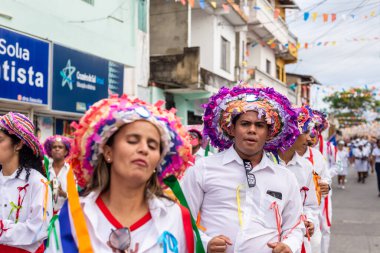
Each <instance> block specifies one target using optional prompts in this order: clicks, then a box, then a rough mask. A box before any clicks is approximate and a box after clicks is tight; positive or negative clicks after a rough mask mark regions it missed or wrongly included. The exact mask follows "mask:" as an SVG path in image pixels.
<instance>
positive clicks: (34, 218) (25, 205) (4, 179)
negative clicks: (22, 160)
mask: <svg viewBox="0 0 380 253" xmlns="http://www.w3.org/2000/svg"><path fill="white" fill-rule="evenodd" d="M16 174H17V170H16V171H15V172H14V173H13V174H12V175H10V176H4V175H3V172H2V171H0V222H1V223H2V224H3V228H4V229H5V230H4V229H3V230H2V231H1V230H0V234H1V236H0V244H3V245H7V246H13V247H14V246H17V247H18V248H21V249H24V250H27V251H31V252H35V251H36V250H37V249H38V248H39V247H40V246H41V244H42V243H43V240H44V239H46V237H47V229H48V226H49V221H50V219H51V217H52V213H53V210H52V202H51V190H50V186H49V185H47V184H45V183H44V182H47V179H46V178H45V177H44V176H42V175H41V174H40V173H39V172H38V171H36V170H33V169H32V170H30V176H29V179H28V181H26V170H25V169H24V170H23V171H22V172H21V174H20V176H19V177H18V178H16ZM42 181H43V182H42ZM19 187H20V188H19ZM21 188H22V190H21V191H19V189H21ZM46 191H48V192H47V194H48V195H45V194H46ZM19 196H20V197H21V198H20V199H21V201H20V202H19V201H18V199H19ZM22 199H23V201H22ZM45 201H47V202H45ZM11 203H12V204H11ZM45 203H46V217H44V211H45V210H44V205H45ZM13 204H14V205H17V206H21V208H20V209H19V217H18V221H16V213H17V211H16V209H15V208H13V210H12V205H13ZM19 204H20V205H19Z"/></svg>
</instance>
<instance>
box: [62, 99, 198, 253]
mask: <svg viewBox="0 0 380 253" xmlns="http://www.w3.org/2000/svg"><path fill="white" fill-rule="evenodd" d="M75 127H76V131H75V133H74V136H75V139H74V143H73V145H72V156H71V161H70V162H71V164H72V168H73V171H74V173H75V176H76V179H77V182H78V185H79V186H80V187H82V188H84V191H83V192H82V194H81V195H82V197H81V198H80V206H81V210H82V211H83V214H84V219H85V225H86V226H85V228H86V229H85V230H81V229H79V231H77V230H78V227H80V225H78V224H79V223H78V222H77V221H76V218H77V217H78V215H77V213H75V212H74V211H73V210H74V209H73V208H72V207H73V203H70V202H71V201H72V199H71V196H70V189H69V190H68V191H69V201H68V204H69V207H70V208H69V209H68V208H67V205H66V204H65V205H64V207H63V208H62V209H61V213H60V216H61V217H60V221H61V218H64V217H65V215H66V214H67V212H68V210H69V211H71V212H74V213H72V214H71V216H70V215H69V216H66V217H70V219H71V222H70V224H71V227H70V228H69V230H71V231H69V233H68V229H67V226H66V227H63V225H61V237H62V247H63V251H64V252H76V250H77V249H76V247H79V248H81V246H82V247H83V245H84V244H86V245H87V246H88V250H89V251H87V252H112V251H113V252H139V253H143V252H188V253H190V252H191V253H192V252H194V239H193V232H192V229H191V221H190V214H189V211H188V210H187V209H184V208H183V207H181V206H179V205H178V204H176V203H175V202H173V201H171V200H170V199H168V198H166V197H165V196H164V195H163V193H162V189H161V186H160V182H162V180H163V179H164V178H165V177H167V176H169V175H173V174H174V175H176V176H181V174H182V173H183V171H184V169H185V168H186V167H187V166H188V162H189V161H190V160H192V156H191V145H190V143H189V142H188V139H187V138H188V136H187V132H186V130H185V129H184V128H183V127H182V125H181V124H180V121H179V119H178V118H176V117H175V115H174V114H173V113H172V112H169V111H165V110H161V109H160V108H159V107H156V106H152V105H148V104H145V103H144V102H143V101H139V100H137V99H135V100H131V99H129V98H128V97H127V96H125V95H124V96H122V97H120V98H118V97H112V98H109V99H103V100H101V101H99V102H97V103H95V104H94V105H93V106H92V107H91V108H90V109H89V110H88V111H87V112H86V114H85V115H84V116H83V117H82V119H81V120H80V122H79V125H76V126H75ZM69 188H70V187H69ZM74 204H75V203H74ZM60 223H61V224H62V222H60ZM66 224H67V222H66ZM83 231H84V232H83ZM70 234H71V236H72V239H73V240H71V241H70V240H67V238H68V237H70ZM86 237H87V238H88V239H89V241H90V242H88V241H87V242H84V243H81V242H83V241H84V240H85V239H86Z"/></svg>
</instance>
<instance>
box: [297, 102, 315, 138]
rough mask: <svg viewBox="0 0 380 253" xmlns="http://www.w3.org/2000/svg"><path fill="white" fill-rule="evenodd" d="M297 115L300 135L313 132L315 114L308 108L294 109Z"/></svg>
mask: <svg viewBox="0 0 380 253" xmlns="http://www.w3.org/2000/svg"><path fill="white" fill-rule="evenodd" d="M294 110H295V111H296V113H297V122H298V130H299V132H300V134H303V133H306V132H308V131H312V129H313V128H314V122H313V112H312V110H311V109H310V107H308V106H302V107H299V108H295V109H294Z"/></svg>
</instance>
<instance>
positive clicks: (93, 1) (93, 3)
mask: <svg viewBox="0 0 380 253" xmlns="http://www.w3.org/2000/svg"><path fill="white" fill-rule="evenodd" d="M82 1H83V2H85V3H88V4H91V5H95V0H82Z"/></svg>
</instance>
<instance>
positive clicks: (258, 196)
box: [182, 146, 304, 253]
mask: <svg viewBox="0 0 380 253" xmlns="http://www.w3.org/2000/svg"><path fill="white" fill-rule="evenodd" d="M252 171H253V174H254V175H255V177H256V186H255V187H252V188H249V186H248V183H247V177H246V172H245V169H244V165H243V160H242V159H241V158H240V157H239V155H238V154H237V153H236V151H235V149H234V147H233V146H232V147H231V148H229V149H228V150H226V151H223V152H221V153H218V154H215V155H213V156H210V157H205V158H202V159H200V160H198V161H196V163H195V165H194V166H193V167H191V168H189V169H188V171H187V172H186V174H185V176H184V178H183V181H182V189H183V192H184V194H185V197H186V199H187V202H188V204H189V207H190V210H191V212H192V214H193V217H196V215H197V214H198V212H200V213H201V225H202V226H203V227H205V228H206V231H205V232H204V233H201V234H202V235H201V236H202V242H203V245H204V247H205V249H207V244H208V242H209V241H210V240H211V239H212V238H213V237H215V236H218V235H225V236H227V237H228V238H230V239H231V241H232V243H233V244H232V245H231V246H228V247H227V251H226V252H228V253H232V252H239V253H248V252H249V253H251V252H260V253H271V252H272V249H271V248H269V247H268V246H267V243H268V242H278V241H279V238H278V235H279V232H278V226H277V223H276V212H275V209H272V208H271V207H274V206H273V205H275V204H277V205H278V208H279V214H280V215H281V217H282V221H281V222H280V224H279V225H280V230H282V232H280V236H281V241H282V242H283V243H285V244H287V245H288V246H289V247H290V248H291V250H292V251H293V252H294V253H295V252H297V251H298V250H299V249H300V247H301V244H302V241H303V235H304V231H303V229H304V225H303V222H300V216H301V214H302V201H301V197H300V194H299V187H298V183H297V180H296V178H295V176H294V174H293V173H291V172H290V171H289V170H286V169H285V168H284V167H282V166H280V165H278V164H275V163H274V162H272V161H271V160H270V159H269V158H268V157H266V155H263V158H262V159H261V162H260V163H259V164H258V165H257V166H255V167H254V168H253V169H252ZM268 191H269V192H271V191H272V192H276V193H279V194H282V197H281V199H279V198H276V197H274V196H272V195H270V194H268ZM277 196H278V195H277Z"/></svg>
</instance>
